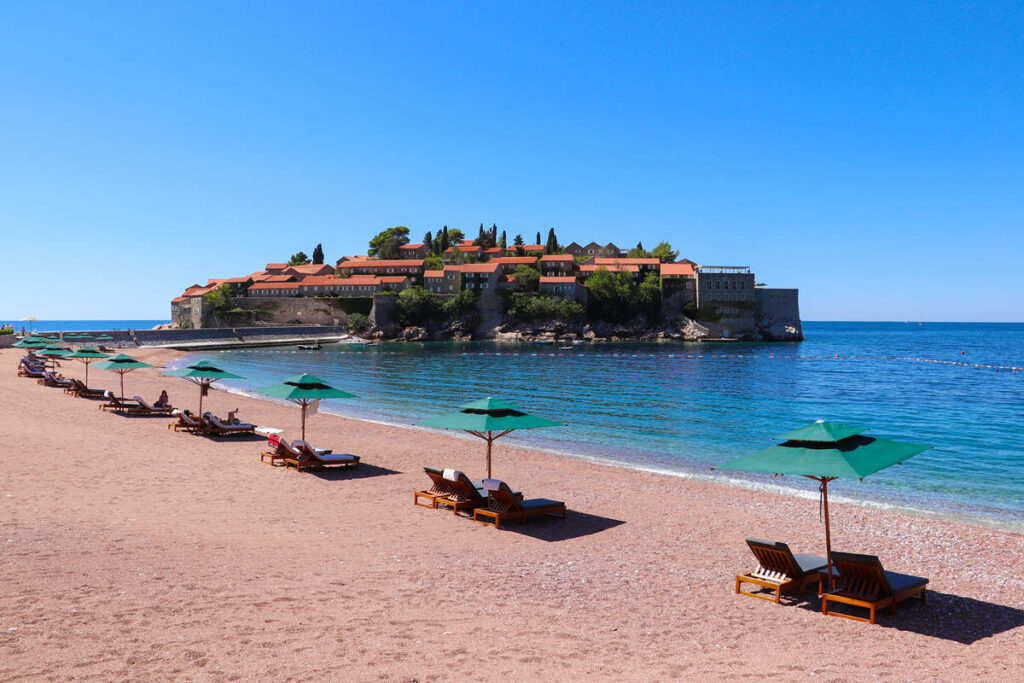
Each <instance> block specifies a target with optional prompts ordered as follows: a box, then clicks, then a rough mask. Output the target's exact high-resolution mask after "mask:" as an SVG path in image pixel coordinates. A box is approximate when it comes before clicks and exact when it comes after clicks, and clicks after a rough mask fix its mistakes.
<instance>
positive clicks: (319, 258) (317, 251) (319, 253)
mask: <svg viewBox="0 0 1024 683" xmlns="http://www.w3.org/2000/svg"><path fill="white" fill-rule="evenodd" d="M323 262H324V247H323V245H322V244H317V245H316V247H314V249H313V263H314V264H316V265H318V266H319V265H320V264H322V263H323Z"/></svg>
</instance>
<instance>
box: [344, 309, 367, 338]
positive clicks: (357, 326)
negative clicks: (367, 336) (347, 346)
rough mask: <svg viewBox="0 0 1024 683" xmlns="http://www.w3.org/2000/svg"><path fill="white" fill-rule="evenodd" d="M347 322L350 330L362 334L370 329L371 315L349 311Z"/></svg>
mask: <svg viewBox="0 0 1024 683" xmlns="http://www.w3.org/2000/svg"><path fill="white" fill-rule="evenodd" d="M346 324H347V326H348V331H349V332H353V333H355V334H362V333H364V332H366V331H367V330H369V329H370V316H368V315H366V314H365V313H349V314H348V317H347V319H346Z"/></svg>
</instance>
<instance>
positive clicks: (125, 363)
mask: <svg viewBox="0 0 1024 683" xmlns="http://www.w3.org/2000/svg"><path fill="white" fill-rule="evenodd" d="M86 367H88V366H86ZM96 367H97V368H99V369H100V370H110V371H111V372H116V373H117V374H119V375H121V400H122V401H123V400H124V376H125V374H126V373H129V372H131V371H132V370H138V369H139V368H151V367H153V366H152V365H150V364H149V363H143V362H142V361H141V360H136V359H134V358H132V357H131V356H128V355H126V354H123V353H119V354H117V355H116V356H109V357H107V360H101V361H100V362H99V363H96ZM86 384H88V382H87V383H86Z"/></svg>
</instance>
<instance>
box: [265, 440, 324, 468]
mask: <svg viewBox="0 0 1024 683" xmlns="http://www.w3.org/2000/svg"><path fill="white" fill-rule="evenodd" d="M267 447H268V448H269V449H271V450H267V451H263V452H262V453H260V462H265V463H267V464H268V465H274V466H277V465H284V464H285V462H284V461H285V460H287V459H288V458H291V459H293V460H298V459H299V458H301V457H302V451H300V450H299V449H298V448H296V447H294V446H293V445H292V444H290V443H288V439H282V438H281V437H280V436H279V435H278V434H271V435H269V436H268V437H267ZM313 450H314V451H316V452H317V453H318V454H319V455H330V454H331V449H330V448H314V449H313Z"/></svg>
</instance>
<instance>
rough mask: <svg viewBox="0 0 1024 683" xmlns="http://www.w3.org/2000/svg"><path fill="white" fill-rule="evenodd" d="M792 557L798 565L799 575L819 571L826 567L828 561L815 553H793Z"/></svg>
mask: <svg viewBox="0 0 1024 683" xmlns="http://www.w3.org/2000/svg"><path fill="white" fill-rule="evenodd" d="M793 559H794V560H796V564H797V566H798V567H800V575H801V576H806V575H807V574H813V573H814V572H816V571H820V570H822V569H825V568H826V567H828V561H827V560H826V559H825V558H824V557H819V556H817V555H808V554H807V553H794V554H793Z"/></svg>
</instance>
